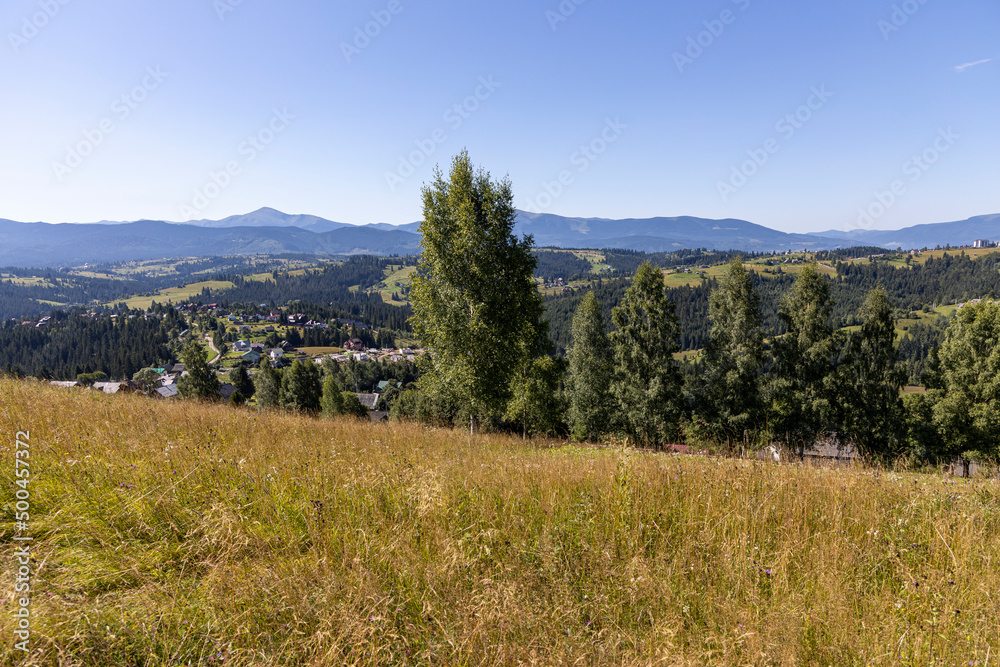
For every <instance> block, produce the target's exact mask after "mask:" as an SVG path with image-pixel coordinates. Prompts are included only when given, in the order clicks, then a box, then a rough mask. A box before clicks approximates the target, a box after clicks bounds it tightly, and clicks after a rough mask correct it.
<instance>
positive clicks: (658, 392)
mask: <svg viewBox="0 0 1000 667" xmlns="http://www.w3.org/2000/svg"><path fill="white" fill-rule="evenodd" d="M423 202H424V220H423V222H422V223H421V233H422V235H423V239H424V244H423V247H424V253H423V255H422V257H421V263H420V265H419V270H418V272H417V275H416V276H415V279H414V284H413V290H412V297H413V307H414V316H413V326H414V329H415V331H416V333H417V334H418V336H420V338H421V340H422V341H423V343H424V345H425V347H426V348H428V350H429V351H430V355H428V357H427V358H426V359H425V360H424V361H423V363H424V369H423V370H424V373H423V375H422V376H421V378H420V380H419V381H418V383H417V389H416V390H415V391H414V392H412V394H411V395H410V396H409V397H407V398H406V399H405V400H403V401H402V403H403V404H404V405H407V406H409V407H408V416H411V417H414V418H418V419H423V420H427V421H438V422H445V423H452V424H456V425H457V424H461V423H466V424H468V425H469V427H470V429H472V430H476V428H477V427H479V426H488V427H495V428H518V429H519V430H521V431H522V432H524V433H525V434H528V433H546V432H548V433H559V432H562V433H568V434H570V435H572V437H574V438H576V439H581V440H585V439H601V438H604V437H607V436H609V435H612V434H616V435H618V436H621V437H626V438H628V439H629V440H630V441H631V442H633V443H635V444H639V445H642V446H651V447H660V446H663V445H666V444H668V443H672V442H679V441H684V440H687V441H690V442H700V443H705V442H711V443H714V444H715V445H716V446H719V447H724V448H728V449H735V448H739V447H749V448H753V447H760V446H763V445H765V444H769V443H772V442H781V443H783V444H785V445H787V446H789V447H791V448H794V449H796V450H798V451H799V452H803V451H804V450H805V449H807V448H811V447H812V446H813V444H814V443H815V442H816V441H817V439H818V438H819V437H821V436H824V435H826V434H836V437H837V438H838V439H839V441H840V442H842V443H851V444H853V445H855V446H856V447H857V448H858V450H859V451H860V452H861V453H862V454H864V455H866V456H869V457H873V458H879V459H893V458H895V457H898V456H903V455H910V456H916V457H920V458H923V459H946V458H948V457H951V456H954V455H966V456H978V457H989V456H994V455H995V454H996V453H997V444H996V443H998V442H1000V438H997V437H995V436H997V435H1000V420H998V419H993V418H992V417H991V415H993V414H997V413H996V411H995V410H993V407H994V406H993V405H992V403H991V401H992V400H993V399H992V398H989V399H988V400H987V399H984V396H987V397H992V394H996V400H998V401H1000V386H998V388H997V389H992V390H991V389H990V385H989V384H988V378H989V377H990V369H991V363H993V358H994V356H995V357H996V359H997V360H998V361H1000V351H996V352H995V351H994V350H996V349H997V346H996V342H997V341H998V339H1000V306H997V305H995V304H992V303H981V304H977V305H970V306H967V307H966V308H963V309H962V310H961V311H960V312H959V314H958V315H957V316H956V317H955V318H954V319H953V321H952V322H951V324H950V325H949V326H948V327H947V329H946V330H944V332H943V341H942V342H941V345H940V348H939V349H938V350H937V351H936V352H935V353H933V354H932V355H930V358H929V361H928V362H927V364H928V369H927V371H926V373H927V375H928V376H929V377H930V378H932V379H931V380H930V382H929V387H930V389H929V390H928V392H927V393H926V394H913V395H910V396H907V397H906V398H905V400H904V399H903V398H901V389H902V387H903V385H904V383H905V381H906V379H907V368H906V365H905V364H904V363H902V361H901V357H900V350H899V348H898V347H897V345H896V314H897V307H896V305H895V304H894V303H893V296H892V293H893V292H896V294H897V295H898V294H899V293H901V292H902V293H906V294H908V296H909V302H908V303H907V306H911V305H919V304H925V303H927V302H926V301H925V300H924V299H923V298H921V297H920V296H918V295H917V294H918V293H919V292H920V290H921V286H927V285H931V284H935V283H936V284H937V285H938V287H939V288H942V290H943V293H952V294H957V292H956V291H955V290H962V289H973V288H976V289H986V288H987V287H988V286H989V285H994V284H996V281H995V280H992V281H991V280H989V279H987V274H988V273H989V272H990V270H991V268H990V267H991V264H987V263H985V262H984V263H983V264H981V265H976V264H975V263H972V262H969V260H968V258H964V257H955V258H952V257H948V258H944V259H943V260H933V261H928V263H927V264H928V265H927V266H926V267H916V266H914V267H912V268H910V269H908V270H906V269H897V268H895V267H888V266H885V265H880V264H878V263H875V264H871V265H870V267H871V268H858V267H853V266H844V265H838V267H837V270H838V275H837V276H836V277H835V278H834V279H833V280H830V279H828V278H826V277H824V276H823V275H822V273H821V272H820V270H819V268H818V267H817V265H815V264H810V265H806V266H805V267H803V268H802V270H801V271H799V272H798V273H797V275H796V276H795V277H794V278H792V277H791V276H788V277H785V278H782V279H781V280H773V279H765V280H762V279H761V278H760V277H759V276H756V275H755V274H753V273H751V272H749V271H748V270H747V269H746V268H745V266H744V264H743V260H742V258H734V259H733V260H732V261H731V262H730V263H729V264H728V265H727V266H726V269H725V272H724V274H723V276H722V277H721V278H719V279H718V280H716V281H712V282H711V283H709V282H708V281H706V283H705V284H703V285H702V286H700V288H688V293H690V294H692V295H698V299H699V300H700V301H701V303H703V304H704V306H705V308H704V317H703V318H701V319H702V320H703V322H704V326H705V327H706V328H705V330H704V331H705V333H704V336H703V338H702V341H701V342H702V348H703V352H702V354H701V356H700V358H699V359H698V360H697V361H696V362H694V363H692V364H690V365H688V366H687V368H686V372H685V366H684V365H682V362H681V361H680V360H678V359H677V355H678V353H679V352H681V345H680V341H681V339H682V322H681V320H680V318H679V317H678V310H679V309H678V305H677V303H676V302H675V301H674V300H672V299H671V298H670V296H671V291H670V290H668V289H667V288H666V286H665V282H664V276H663V271H662V270H661V269H660V268H657V267H655V266H654V265H653V264H652V263H649V262H643V263H641V264H640V265H639V266H638V268H637V269H636V271H635V274H634V276H633V278H632V280H631V282H629V283H628V284H627V286H625V285H624V284H623V283H616V282H613V283H611V284H612V286H613V289H615V290H620V289H622V288H624V291H623V293H621V296H620V298H619V299H618V300H617V303H616V304H615V305H613V306H611V308H610V319H611V326H610V327H608V326H607V321H606V313H607V308H606V306H605V305H602V303H601V301H600V296H601V290H600V289H593V290H589V291H588V292H587V293H585V294H584V295H582V296H580V297H579V298H578V299H577V304H576V307H575V308H574V310H573V315H572V324H571V335H570V337H569V341H568V345H567V351H568V353H567V356H566V358H565V359H560V358H559V357H557V356H556V355H555V354H554V350H553V348H552V346H551V343H549V341H548V340H547V333H548V332H547V324H546V322H545V320H544V318H543V312H544V311H543V304H542V300H541V297H540V296H539V295H538V293H537V291H536V290H535V289H534V286H533V284H532V276H533V273H534V271H535V270H536V259H535V257H534V256H533V255H532V253H531V250H532V242H531V238H530V237H528V236H524V237H521V238H517V237H516V236H515V235H514V234H513V232H512V230H513V225H514V218H515V211H514V208H513V204H512V193H511V185H510V182H509V180H506V179H505V180H502V181H499V182H497V181H493V180H492V179H491V178H490V176H489V174H488V173H487V172H484V171H483V170H481V169H480V170H478V171H477V170H475V169H474V168H473V167H472V165H471V163H470V161H469V158H468V155H467V153H464V152H463V153H461V154H460V155H458V156H457V157H456V158H455V159H454V160H453V163H452V167H451V170H450V173H449V176H448V177H447V178H446V177H445V176H444V174H442V173H441V172H440V171H437V172H436V173H435V178H434V180H433V181H432V183H431V184H430V185H428V186H425V188H424V190H423ZM998 259H1000V258H998ZM993 261H994V260H991V262H993ZM954 266H958V267H959V268H960V269H961V271H962V272H964V273H965V275H966V279H965V280H963V281H961V284H960V286H957V287H956V286H952V287H950V288H945V287H944V286H943V285H941V283H940V282H939V281H940V280H941V278H942V276H943V275H945V274H947V273H948V271H949V268H950V267H954ZM890 271H891V272H892V273H890ZM992 271H993V273H994V276H993V278H994V279H995V274H996V273H997V271H996V267H992ZM883 281H884V282H885V283H886V284H887V286H886V285H882V284H879V283H880V282H883ZM865 282H870V283H871V289H868V290H867V293H866V294H865V296H864V297H863V298H861V299H860V300H858V299H856V298H853V299H851V300H849V303H848V305H847V306H845V305H843V304H841V305H838V303H837V300H836V298H835V296H836V295H837V294H838V293H841V292H842V291H846V290H847V289H850V290H851V291H852V293H856V291H857V290H858V288H859V287H860V286H861V285H863V284H864V283H865ZM765 285H766V286H767V287H769V288H770V289H771V291H766V292H765V291H763V290H761V289H760V288H761V287H762V286H765ZM779 286H781V287H785V289H784V290H783V292H782V293H781V294H777V293H776V292H777V289H776V288H777V287H779ZM925 296H926V295H925ZM765 298H766V299H772V300H774V301H776V302H777V304H776V307H775V308H774V314H775V316H776V318H777V320H778V326H767V320H768V317H767V315H766V312H767V311H766V310H765V307H764V301H765ZM692 300H693V299H692ZM847 308H851V310H847ZM838 309H839V310H838ZM691 312H695V309H694V308H692V309H691ZM838 320H845V321H850V322H852V323H854V324H855V326H856V330H854V331H846V330H844V329H841V328H839V327H837V326H835V324H837V323H838ZM987 334H988V335H987ZM984 336H985V338H984ZM962 368H972V369H974V370H973V371H971V372H968V371H966V372H964V373H963V372H961V369H962ZM990 391H992V394H991V393H990ZM984 400H985V403H984ZM995 407H1000V405H997V406H995ZM991 419H992V421H991ZM993 424H996V426H995V427H994V426H993ZM991 429H992V430H991ZM990 436H993V439H992V440H991V439H990Z"/></svg>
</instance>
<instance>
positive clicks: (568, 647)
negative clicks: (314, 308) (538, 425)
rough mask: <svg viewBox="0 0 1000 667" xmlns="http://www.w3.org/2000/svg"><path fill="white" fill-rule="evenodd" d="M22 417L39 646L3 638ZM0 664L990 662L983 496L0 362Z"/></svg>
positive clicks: (937, 481)
mask: <svg viewBox="0 0 1000 667" xmlns="http://www.w3.org/2000/svg"><path fill="white" fill-rule="evenodd" d="M18 431H28V432H29V433H30V472H31V477H30V486H29V489H30V501H29V502H30V506H31V507H30V520H29V522H28V523H29V528H28V530H27V532H26V533H22V534H27V535H30V536H31V537H33V538H34V542H32V543H31V552H32V559H31V570H32V582H31V585H32V589H31V603H30V610H31V631H32V635H31V638H30V650H31V652H30V654H28V655H27V656H25V654H23V653H22V652H20V651H17V650H15V649H14V647H13V645H14V642H13V639H12V637H13V630H14V627H15V619H14V618H13V616H12V614H13V611H14V608H15V594H14V592H13V586H14V581H15V577H16V570H17V567H18V564H17V561H16V560H15V559H14V557H13V556H12V555H11V554H12V553H13V551H14V549H15V544H16V543H15V542H14V541H13V539H12V538H13V536H14V535H15V532H14V528H15V526H14V523H13V507H14V505H15V502H16V499H15V491H16V489H17V488H18V487H17V486H15V449H16V445H15V438H16V433H17V432H18ZM0 434H2V436H0V438H2V440H0V457H2V458H3V459H4V460H5V461H6V463H5V464H4V465H3V466H2V470H3V471H4V473H3V475H2V478H3V479H2V482H0V494H2V502H3V505H4V509H5V512H4V519H3V521H4V524H3V526H2V530H3V532H2V534H3V539H4V542H5V543H6V546H7V557H6V558H4V560H3V565H2V568H0V569H2V572H0V580H2V581H3V582H4V583H3V584H2V585H3V587H4V590H5V592H6V593H7V595H6V596H5V606H6V610H5V613H4V614H3V615H2V620H0V632H2V633H3V634H4V636H5V637H6V638H7V639H6V641H4V642H3V644H2V647H0V662H2V664H11V665H13V664H18V665H57V664H58V665H95V666H96V665H100V666H106V665H144V666H145V665H149V666H153V665H213V664H225V665H289V666H291V665H455V664H459V665H472V664H476V665H518V664H545V665H549V664H563V665H599V664H601V665H603V664H609V665H611V664H613V665H620V664H625V665H631V664H636V665H638V664H664V665H703V664H714V665H930V664H939V665H968V664H979V665H984V666H985V665H986V664H987V663H990V662H992V663H993V664H996V662H997V660H1000V656H998V655H997V647H1000V624H998V623H997V618H1000V597H998V591H1000V570H998V568H997V565H998V563H1000V485H998V483H997V481H996V480H953V479H949V478H945V477H942V476H940V475H921V474H909V473H907V474H903V473H894V472H888V471H877V470H867V469H861V468H842V469H834V468H811V467H805V466H801V465H776V464H771V463H764V462H758V461H743V460H732V459H714V458H707V457H697V456H676V455H675V456H669V455H664V454H657V453H651V452H641V451H637V450H632V449H627V448H624V447H622V446H611V447H606V448H596V447H595V448H590V447H569V446H556V444H557V443H547V442H544V441H535V442H531V441H528V442H522V441H521V440H520V439H515V438H508V437H504V436H476V437H475V438H470V436H469V435H468V434H467V433H464V432H453V431H448V430H434V429H428V428H424V427H420V426H416V425H411V424H395V423H394V424H389V425H373V424H369V423H367V422H364V423H362V422H356V421H350V420H320V419H314V418H311V417H305V416H296V415H289V414H277V413H273V414H272V413H259V412H255V411H252V410H248V409H233V408H229V407H226V406H223V405H208V404H196V403H190V402H179V401H178V402H157V401H152V400H149V399H145V398H143V397H140V396H105V395H103V394H98V393H97V392H87V391H82V390H79V391H78V390H58V389H54V388H50V387H48V386H46V385H43V384H40V383H35V382H18V381H13V380H8V379H0Z"/></svg>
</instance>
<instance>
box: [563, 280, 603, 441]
mask: <svg viewBox="0 0 1000 667" xmlns="http://www.w3.org/2000/svg"><path fill="white" fill-rule="evenodd" d="M572 331H573V347H572V348H571V349H570V351H569V378H568V381H567V393H568V396H569V413H568V418H569V423H570V429H571V432H572V435H573V438H574V439H576V440H587V439H594V438H596V437H598V436H599V435H600V434H601V433H603V432H606V431H608V430H609V428H610V426H611V415H612V400H611V379H612V377H613V376H614V360H613V358H612V353H611V341H609V340H608V335H607V333H606V332H605V331H604V318H603V317H602V316H601V304H600V302H598V300H597V297H595V296H594V293H593V292H592V291H591V292H587V294H586V295H585V296H584V297H583V300H582V301H581V302H580V305H579V306H578V307H577V309H576V312H575V313H574V314H573V329H572Z"/></svg>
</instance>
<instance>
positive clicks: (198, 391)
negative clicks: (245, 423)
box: [177, 339, 221, 401]
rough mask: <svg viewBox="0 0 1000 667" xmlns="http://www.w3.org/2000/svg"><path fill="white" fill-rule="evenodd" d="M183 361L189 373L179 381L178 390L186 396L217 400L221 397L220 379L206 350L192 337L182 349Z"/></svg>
mask: <svg viewBox="0 0 1000 667" xmlns="http://www.w3.org/2000/svg"><path fill="white" fill-rule="evenodd" d="M180 356H181V362H182V363H183V364H184V370H186V371H187V375H185V376H183V377H182V378H181V379H180V380H179V381H178V382H177V390H178V391H179V392H180V394H181V396H184V397H185V398H201V399H205V400H212V401H214V400H216V399H218V398H219V388H220V386H221V385H220V383H219V379H218V378H217V377H215V371H214V370H212V367H211V366H209V365H208V360H207V359H206V358H205V350H204V349H203V348H202V347H201V345H199V344H198V343H197V341H195V340H194V339H192V340H191V341H189V342H188V344H187V345H186V346H185V347H184V349H183V350H182V351H181V355H180Z"/></svg>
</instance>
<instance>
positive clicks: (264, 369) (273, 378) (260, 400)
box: [253, 359, 281, 408]
mask: <svg viewBox="0 0 1000 667" xmlns="http://www.w3.org/2000/svg"><path fill="white" fill-rule="evenodd" d="M253 384H254V396H255V397H256V399H257V405H258V406H259V407H262V408H276V407H278V406H280V405H281V378H280V377H278V372H277V371H276V370H274V367H273V366H271V362H270V360H268V359H261V360H260V366H259V367H258V369H257V374H256V375H255V376H254V379H253Z"/></svg>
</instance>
